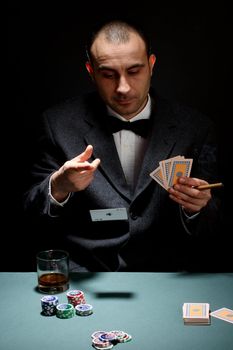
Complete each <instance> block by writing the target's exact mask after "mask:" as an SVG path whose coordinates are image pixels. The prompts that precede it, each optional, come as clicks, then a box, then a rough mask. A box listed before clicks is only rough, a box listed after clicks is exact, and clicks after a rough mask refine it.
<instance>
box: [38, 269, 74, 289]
mask: <svg viewBox="0 0 233 350" xmlns="http://www.w3.org/2000/svg"><path fill="white" fill-rule="evenodd" d="M38 282H39V284H38V289H39V290H40V291H41V292H44V293H58V292H64V291H65V290H67V289H68V288H69V283H68V282H69V281H68V277H67V276H65V275H64V274H62V273H56V272H53V273H45V274H43V275H41V276H40V277H39V278H38Z"/></svg>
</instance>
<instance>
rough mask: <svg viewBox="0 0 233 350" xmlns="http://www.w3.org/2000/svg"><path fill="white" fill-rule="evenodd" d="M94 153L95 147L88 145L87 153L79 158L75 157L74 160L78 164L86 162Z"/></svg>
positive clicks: (83, 153)
mask: <svg viewBox="0 0 233 350" xmlns="http://www.w3.org/2000/svg"><path fill="white" fill-rule="evenodd" d="M92 152H93V147H92V146H91V145H88V146H87V147H86V149H85V151H84V152H82V153H81V154H79V155H78V156H77V157H74V158H73V160H75V161H77V162H85V161H86V160H88V159H89V158H90V157H91V156H92Z"/></svg>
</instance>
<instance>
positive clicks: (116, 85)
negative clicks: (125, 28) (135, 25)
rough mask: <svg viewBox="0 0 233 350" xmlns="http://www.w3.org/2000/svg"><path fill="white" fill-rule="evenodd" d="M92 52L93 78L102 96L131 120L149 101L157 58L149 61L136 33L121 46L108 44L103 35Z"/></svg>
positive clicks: (107, 102) (152, 56) (99, 37)
mask: <svg viewBox="0 0 233 350" xmlns="http://www.w3.org/2000/svg"><path fill="white" fill-rule="evenodd" d="M91 53H92V57H93V65H92V68H93V72H92V73H91V76H92V78H93V80H94V82H95V84H96V87H97V89H98V91H99V94H100V96H101V97H102V99H103V100H104V102H105V103H106V104H107V105H108V106H110V107H111V108H112V109H113V110H114V111H115V112H117V113H118V114H120V115H121V116H123V117H124V118H126V119H131V118H132V117H133V116H135V115H136V114H138V113H139V112H140V111H141V110H142V109H143V108H144V106H145V104H146V102H147V95H148V92H149V88H150V81H151V75H152V69H153V65H154V63H155V56H154V55H151V56H150V58H149V59H148V56H147V53H146V48H145V43H144V42H143V40H142V39H141V37H140V36H139V35H137V34H136V33H133V32H132V33H130V40H129V41H128V42H126V43H121V44H118V43H117V44H116V43H109V42H108V41H106V39H105V38H104V35H103V34H100V35H99V36H98V37H97V38H96V39H95V41H94V43H93V45H92V47H91Z"/></svg>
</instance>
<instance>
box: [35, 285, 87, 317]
mask: <svg viewBox="0 0 233 350" xmlns="http://www.w3.org/2000/svg"><path fill="white" fill-rule="evenodd" d="M66 296H67V300H68V302H67V303H63V304H60V303H59V302H58V297H57V296H55V295H47V296H44V297H43V298H42V299H41V307H42V314H43V315H44V316H53V315H56V316H57V317H58V318H71V317H74V316H75V314H76V315H79V316H89V315H91V314H92V313H93V306H92V305H90V304H86V300H85V296H84V293H83V292H82V291H81V290H77V289H74V290H70V291H69V292H67V293H66Z"/></svg>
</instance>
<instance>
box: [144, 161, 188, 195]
mask: <svg viewBox="0 0 233 350" xmlns="http://www.w3.org/2000/svg"><path fill="white" fill-rule="evenodd" d="M192 164H193V160H192V159H191V158H189V159H187V158H185V157H184V156H176V157H173V158H169V159H165V160H162V161H160V162H159V166H158V168H156V169H155V170H154V171H152V172H151V173H150V176H151V177H152V178H153V179H154V180H155V181H157V182H158V183H159V184H160V185H161V186H162V187H163V188H165V190H167V189H168V188H170V187H172V186H173V185H175V183H176V182H177V179H178V177H180V176H187V177H188V176H189V175H190V172H191V168H192Z"/></svg>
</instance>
